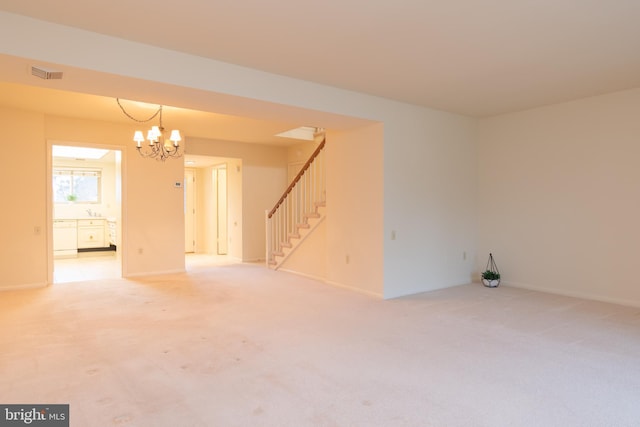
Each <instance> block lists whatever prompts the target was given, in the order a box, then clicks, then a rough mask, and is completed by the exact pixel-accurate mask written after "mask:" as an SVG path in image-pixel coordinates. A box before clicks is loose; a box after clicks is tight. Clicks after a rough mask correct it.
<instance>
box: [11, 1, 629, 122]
mask: <svg viewBox="0 0 640 427" xmlns="http://www.w3.org/2000/svg"><path fill="white" fill-rule="evenodd" d="M0 9H4V10H5V11H7V12H12V13H17V14H22V15H27V16H31V17H34V18H37V19H41V20H45V21H51V22H55V23H59V24H64V25H68V26H73V27H78V28H82V29H86V30H90V31H94V32H97V33H102V34H107V35H111V36H116V37H120V38H124V39H128V40H133V41H137V42H141V43H146V44H151V45H156V46H160V47H164V48H168V49H172V50H177V51H183V52H187V53H190V54H194V55H198V56H203V57H209V58H213V59H216V60H220V61H225V62H229V63H233V64H238V65H243V66H247V67H251V68H255V69H259V70H264V71H268V72H272V73H277V74H281V75H286V76H291V77H295V78H299V79H304V80H308V81H313V82H317V83H322V84H326V85H331V86H335V87H339V88H345V89H349V90H354V91H358V92H363V93H368V94H373V95H377V96H381V97H385V98H389V99H395V100H400V101H404V102H407V103H411V104H416V105H422V106H426V107H431V108H436V109H442V110H446V111H451V112H455V113H459V114H463V115H469V116H474V117H486V116H491V115H495V114H501V113H505V112H511V111H518V110H523V109H529V108H533V107H537V106H542V105H547V104H553V103H557V102H563V101H568V100H573V99H577V98H583V97H588V96H593V95H598V94H602V93H608V92H614V91H618V90H625V89H630V88H634V87H639V86H640V25H638V22H640V1H637V0H615V1H611V2H605V1H601V0H518V1H513V0H486V1H476V0H447V1H444V0H399V1H397V2H391V1H379V0H374V1H371V0H366V1H365V0H325V1H323V2H320V3H318V2H313V3H312V2H310V1H308V0H278V1H276V2H265V1H264V0H235V1H203V0H182V1H180V2H161V3H158V2H152V1H149V0H139V1H135V2H132V1H129V0H111V1H109V2H98V1H95V0H82V1H81V0H57V1H55V2H28V1H24V0H2V1H1V3H0ZM230 120H231V119H230ZM238 120H239V119H238ZM280 124H281V125H289V124H294V123H280ZM303 124H305V125H312V124H311V123H295V125H296V126H297V125H303Z"/></svg>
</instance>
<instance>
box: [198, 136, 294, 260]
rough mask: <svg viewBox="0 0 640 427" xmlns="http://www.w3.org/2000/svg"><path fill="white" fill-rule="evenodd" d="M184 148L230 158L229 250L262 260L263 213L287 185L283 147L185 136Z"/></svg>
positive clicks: (238, 257) (228, 170)
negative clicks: (186, 137)
mask: <svg viewBox="0 0 640 427" xmlns="http://www.w3.org/2000/svg"><path fill="white" fill-rule="evenodd" d="M187 151H188V153H189V154H198V155H205V156H214V157H227V158H229V161H228V163H227V180H228V195H229V199H228V201H229V211H228V213H229V252H228V254H229V255H230V256H231V257H233V258H236V259H240V260H243V261H258V260H264V258H265V219H264V213H265V210H268V209H271V208H272V207H273V205H274V204H275V203H276V201H278V198H279V197H280V196H281V195H282V192H283V191H284V190H285V189H286V185H287V183H286V177H287V150H286V148H281V147H272V146H268V145H260V144H244V143H238V142H229V141H212V140H206V139H201V138H188V142H187Z"/></svg>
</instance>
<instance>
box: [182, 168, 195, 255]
mask: <svg viewBox="0 0 640 427" xmlns="http://www.w3.org/2000/svg"><path fill="white" fill-rule="evenodd" d="M195 186H196V174H195V171H194V170H193V169H185V170H184V251H185V252H187V253H191V252H195V250H196V207H195Z"/></svg>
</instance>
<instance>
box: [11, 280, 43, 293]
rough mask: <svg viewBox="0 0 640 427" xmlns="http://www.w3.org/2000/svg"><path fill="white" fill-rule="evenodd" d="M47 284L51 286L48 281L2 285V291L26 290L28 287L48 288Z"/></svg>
mask: <svg viewBox="0 0 640 427" xmlns="http://www.w3.org/2000/svg"><path fill="white" fill-rule="evenodd" d="M47 286H49V284H48V283H47V282H40V283H25V284H24V285H9V286H0V292H1V291H24V290H27V289H39V288H46V287H47Z"/></svg>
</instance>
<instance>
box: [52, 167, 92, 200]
mask: <svg viewBox="0 0 640 427" xmlns="http://www.w3.org/2000/svg"><path fill="white" fill-rule="evenodd" d="M101 179H102V171H101V170H99V169H79V168H66V169H54V170H53V201H54V203H67V202H70V201H72V202H78V203H100V201H101V191H100V189H101V188H102V186H101Z"/></svg>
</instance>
